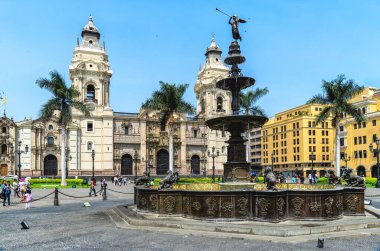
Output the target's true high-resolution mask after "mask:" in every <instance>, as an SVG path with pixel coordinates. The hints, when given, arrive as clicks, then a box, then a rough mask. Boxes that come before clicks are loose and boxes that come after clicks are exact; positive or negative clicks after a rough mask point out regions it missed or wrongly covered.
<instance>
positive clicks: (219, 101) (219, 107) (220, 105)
mask: <svg viewBox="0 0 380 251" xmlns="http://www.w3.org/2000/svg"><path fill="white" fill-rule="evenodd" d="M222 110H223V99H222V97H217V98H216V111H222Z"/></svg>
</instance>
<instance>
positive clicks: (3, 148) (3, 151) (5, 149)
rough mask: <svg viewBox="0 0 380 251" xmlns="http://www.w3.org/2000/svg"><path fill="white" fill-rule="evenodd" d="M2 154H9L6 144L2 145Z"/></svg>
mask: <svg viewBox="0 0 380 251" xmlns="http://www.w3.org/2000/svg"><path fill="white" fill-rule="evenodd" d="M1 154H2V155H6V154H7V145H6V144H2V145H1Z"/></svg>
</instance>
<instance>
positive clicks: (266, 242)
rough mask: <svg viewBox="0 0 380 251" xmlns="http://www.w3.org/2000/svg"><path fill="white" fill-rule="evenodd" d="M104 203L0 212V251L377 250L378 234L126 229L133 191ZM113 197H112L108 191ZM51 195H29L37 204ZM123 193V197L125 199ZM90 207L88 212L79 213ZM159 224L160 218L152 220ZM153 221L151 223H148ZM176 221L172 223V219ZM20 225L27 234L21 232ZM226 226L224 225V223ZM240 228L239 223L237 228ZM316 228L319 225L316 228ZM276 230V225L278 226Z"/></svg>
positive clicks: (121, 190)
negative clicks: (125, 211) (121, 209)
mask: <svg viewBox="0 0 380 251" xmlns="http://www.w3.org/2000/svg"><path fill="white" fill-rule="evenodd" d="M108 188H109V191H108V200H106V201H103V200H102V197H99V196H98V197H96V198H95V197H91V198H89V197H86V198H83V199H75V198H69V197H65V196H63V195H61V194H60V195H59V202H60V206H53V199H54V197H52V196H50V197H48V198H46V199H43V200H40V201H36V202H33V203H32V204H31V205H32V208H31V209H30V210H26V209H25V208H24V205H20V204H15V205H12V206H10V207H8V206H6V207H0V215H1V217H0V225H1V226H3V227H2V228H0V250H155V251H157V250H163V251H169V250H215V251H216V250H218V251H220V250H242V251H245V250H247V251H248V250H265V251H268V250H289V251H290V250H292V251H293V250H308V251H310V250H320V249H318V248H317V247H316V244H317V238H318V237H321V236H323V237H325V238H326V240H325V250H334V251H338V250H344V251H346V250H379V248H380V242H379V237H378V234H379V233H378V231H377V229H361V230H359V231H358V230H356V231H340V232H335V233H334V234H332V235H330V236H328V237H326V236H324V235H320V234H315V235H308V236H296V237H281V238H282V239H279V238H280V237H276V236H265V235H247V234H245V235H244V234H237V233H226V232H210V231H202V230H200V229H197V230H195V229H178V228H158V227H149V226H134V225H130V224H128V223H127V222H126V221H125V220H123V219H122V218H121V217H120V216H119V215H118V214H117V213H116V212H115V210H114V209H115V208H117V207H118V206H120V205H125V204H132V203H133V194H131V193H132V192H133V185H132V184H131V185H127V186H126V187H115V186H114V185H113V184H110V185H109V186H108ZM111 189H112V190H114V191H117V192H113V191H111ZM52 191H53V189H33V196H34V197H35V198H40V197H42V196H44V195H47V194H49V193H50V192H52ZM62 191H63V192H64V193H67V194H70V195H73V196H78V197H80V196H86V195H88V192H89V189H82V188H76V189H62ZM125 193H127V194H125ZM83 202H89V203H90V204H91V207H83ZM157 218H159V217H157ZM151 220H156V219H153V218H152V219H151ZM171 220H173V221H176V219H171ZM21 221H25V222H26V223H27V224H28V225H29V226H30V229H29V230H21V229H20V228H21V225H20V222H21ZM227 224H228V223H227ZM241 224H243V223H241ZM317 224H319V222H318V223H317ZM278 226H279V225H278Z"/></svg>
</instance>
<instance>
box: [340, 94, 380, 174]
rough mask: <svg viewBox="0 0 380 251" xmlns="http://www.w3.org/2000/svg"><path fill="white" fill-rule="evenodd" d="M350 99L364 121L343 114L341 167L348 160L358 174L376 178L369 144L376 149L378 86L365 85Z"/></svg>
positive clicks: (379, 132) (379, 120) (379, 111)
mask: <svg viewBox="0 0 380 251" xmlns="http://www.w3.org/2000/svg"><path fill="white" fill-rule="evenodd" d="M350 102H351V103H353V104H354V105H355V106H356V107H357V108H358V109H360V111H361V113H362V114H363V115H364V117H365V122H363V123H361V124H358V123H356V121H355V120H354V119H353V118H352V117H348V116H347V115H344V116H343V117H344V118H343V120H342V121H341V123H340V128H339V133H340V138H341V139H340V146H341V159H342V160H343V161H342V163H341V166H346V163H347V166H348V167H351V168H353V169H354V170H356V171H357V174H358V175H364V176H366V177H377V171H376V156H374V154H373V153H371V152H370V149H369V145H370V143H372V144H373V146H374V148H375V149H376V144H375V143H374V142H373V141H374V140H373V139H374V138H376V137H380V89H376V88H373V87H366V88H365V89H364V91H363V92H362V93H361V94H360V95H357V96H355V97H354V98H353V99H352V100H351V101H350ZM379 147H380V146H379ZM344 160H347V162H345V161H344Z"/></svg>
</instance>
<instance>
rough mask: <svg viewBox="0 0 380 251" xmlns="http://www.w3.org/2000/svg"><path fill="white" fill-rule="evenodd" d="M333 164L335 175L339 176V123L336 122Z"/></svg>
mask: <svg viewBox="0 0 380 251" xmlns="http://www.w3.org/2000/svg"><path fill="white" fill-rule="evenodd" d="M335 146H336V149H335V152H336V155H335V158H336V161H335V166H336V176H338V177H340V137H339V123H338V122H337V123H336V126H335Z"/></svg>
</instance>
